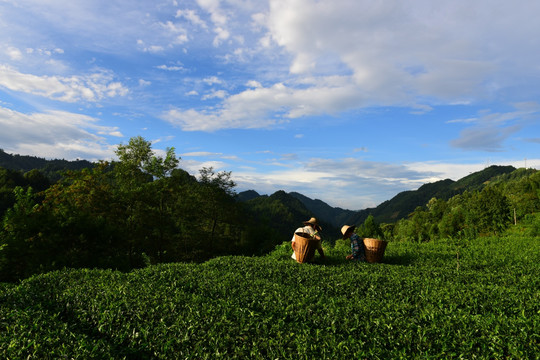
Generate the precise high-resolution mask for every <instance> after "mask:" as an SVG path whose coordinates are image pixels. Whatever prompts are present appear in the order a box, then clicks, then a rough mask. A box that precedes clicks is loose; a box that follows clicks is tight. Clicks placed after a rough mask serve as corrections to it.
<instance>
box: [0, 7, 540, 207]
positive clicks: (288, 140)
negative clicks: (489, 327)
mask: <svg viewBox="0 0 540 360" xmlns="http://www.w3.org/2000/svg"><path fill="white" fill-rule="evenodd" d="M538 14H540V2H539V1H537V0H515V1H507V0H505V1H500V0H475V1H468V0H438V1H432V0H415V1H405V0H401V1H397V0H386V1H376V0H319V1H314V0H194V1H180V0H155V1H142V0H113V1H110V0H107V1H105V0H72V1H65V0H0V148H2V149H4V151H6V152H8V153H13V154H21V155H35V156H39V157H45V158H63V159H70V160H71V159H77V158H79V159H88V160H91V161H94V160H100V159H101V160H109V159H112V158H113V157H114V149H115V147H116V146H117V145H118V144H121V143H122V144H126V143H127V142H128V141H129V139H130V138H131V137H133V136H138V135H140V136H142V137H144V138H145V139H146V140H148V141H151V142H152V143H153V148H154V149H155V150H156V151H159V152H161V151H163V150H164V149H166V148H169V147H174V148H175V152H176V154H177V155H178V156H180V157H181V161H180V167H182V168H184V169H186V170H188V171H189V172H191V173H192V174H198V170H199V169H200V168H202V167H208V166H213V167H214V169H216V170H218V171H222V170H224V171H232V177H233V179H234V180H235V181H236V182H237V184H238V186H237V188H236V190H237V191H243V190H247V189H254V190H256V191H257V192H259V193H260V194H271V193H273V192H274V191H277V190H285V191H287V192H290V191H298V192H300V193H302V194H304V195H306V196H309V197H311V198H313V199H321V200H323V201H325V202H327V203H328V204H330V205H332V206H340V207H343V208H347V209H353V210H358V209H364V208H366V207H372V206H376V205H378V204H380V203H381V202H383V201H385V200H388V199H391V198H392V197H393V196H394V195H396V194H397V193H399V192H401V191H404V190H412V189H416V188H418V187H419V186H421V185H422V184H424V183H427V182H433V181H437V180H441V179H446V178H451V179H454V180H458V179H459V178H461V177H463V176H466V175H468V174H469V173H470V172H474V171H479V170H482V169H483V168H485V167H486V166H489V165H514V166H516V167H524V166H526V167H533V168H537V169H540V155H539V154H540V120H539V119H540V117H539V115H540V86H539V84H540V21H538V19H537V17H538Z"/></svg>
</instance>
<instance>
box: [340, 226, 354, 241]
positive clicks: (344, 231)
mask: <svg viewBox="0 0 540 360" xmlns="http://www.w3.org/2000/svg"><path fill="white" fill-rule="evenodd" d="M349 229H352V231H354V229H356V226H354V225H343V226H342V227H341V233H342V234H343V239H345V234H346V233H347V231H349Z"/></svg>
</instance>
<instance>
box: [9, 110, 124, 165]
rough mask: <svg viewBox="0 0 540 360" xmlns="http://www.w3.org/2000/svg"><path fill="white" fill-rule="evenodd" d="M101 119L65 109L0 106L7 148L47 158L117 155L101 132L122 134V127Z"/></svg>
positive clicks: (101, 157)
mask: <svg viewBox="0 0 540 360" xmlns="http://www.w3.org/2000/svg"><path fill="white" fill-rule="evenodd" d="M97 122H98V120H97V119H95V118H92V117H89V116H86V115H81V114H75V113H69V112H64V111H49V112H45V113H32V114H24V113H20V112H17V111H13V110H10V109H7V108H3V107H0V127H1V128H2V131H1V132H0V143H1V144H2V147H3V149H4V150H5V151H8V152H13V153H16V154H23V155H34V156H39V157H46V158H66V159H69V160H71V159H76V158H84V159H90V160H100V159H110V158H112V156H113V155H114V153H113V150H112V147H111V146H110V145H107V143H106V141H105V139H104V138H103V137H102V136H100V135H106V136H113V137H121V136H122V134H121V132H120V131H119V129H117V128H115V127H108V126H100V125H97V124H96V123H97Z"/></svg>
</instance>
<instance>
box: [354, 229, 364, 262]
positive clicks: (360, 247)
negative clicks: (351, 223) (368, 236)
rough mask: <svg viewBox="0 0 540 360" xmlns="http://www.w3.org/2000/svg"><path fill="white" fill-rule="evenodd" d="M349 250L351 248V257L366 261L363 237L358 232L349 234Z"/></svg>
mask: <svg viewBox="0 0 540 360" xmlns="http://www.w3.org/2000/svg"><path fill="white" fill-rule="evenodd" d="M351 250H352V256H353V259H355V260H360V261H366V255H365V250H364V239H362V238H360V236H358V234H352V235H351Z"/></svg>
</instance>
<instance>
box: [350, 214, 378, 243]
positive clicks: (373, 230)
mask: <svg viewBox="0 0 540 360" xmlns="http://www.w3.org/2000/svg"><path fill="white" fill-rule="evenodd" d="M356 233H357V234H358V235H359V236H360V237H362V238H375V239H383V238H384V234H383V231H382V230H381V226H380V225H379V224H378V223H377V222H376V221H375V218H374V217H373V215H371V214H370V215H369V216H368V217H367V218H366V220H365V221H364V223H363V224H362V225H360V226H358V227H357V228H356Z"/></svg>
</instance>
